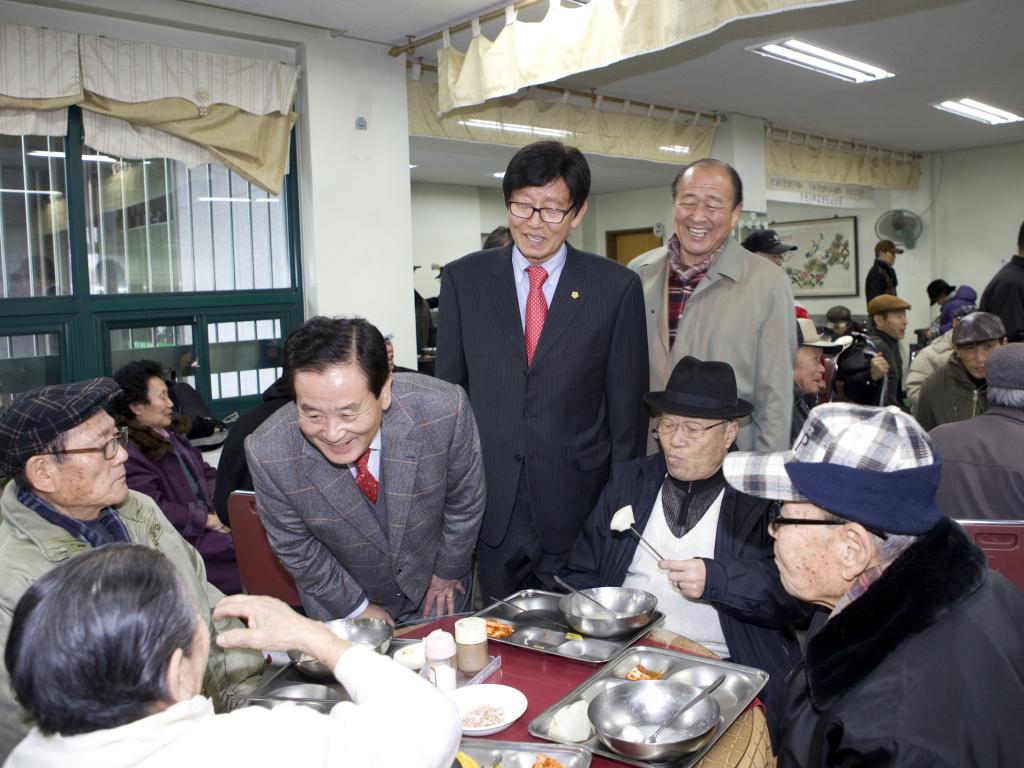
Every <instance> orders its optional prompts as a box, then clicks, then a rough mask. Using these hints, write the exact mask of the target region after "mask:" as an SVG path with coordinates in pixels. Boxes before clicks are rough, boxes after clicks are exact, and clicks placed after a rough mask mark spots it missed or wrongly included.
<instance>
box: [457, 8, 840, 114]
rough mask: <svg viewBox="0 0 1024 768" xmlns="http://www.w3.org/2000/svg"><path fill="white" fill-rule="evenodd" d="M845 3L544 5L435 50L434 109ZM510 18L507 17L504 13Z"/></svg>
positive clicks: (476, 101) (475, 101) (469, 103)
mask: <svg viewBox="0 0 1024 768" xmlns="http://www.w3.org/2000/svg"><path fill="white" fill-rule="evenodd" d="M839 2H849V0H590V2H589V3H587V4H586V5H583V6H580V7H575V8H566V7H563V6H562V5H561V2H560V0H551V2H550V5H549V8H548V12H547V15H546V16H545V17H544V19H543V21H540V22H536V23H525V22H520V21H516V20H512V21H511V22H510V23H508V24H506V25H505V27H504V28H503V29H502V31H501V32H500V33H499V34H498V36H497V37H496V38H495V39H494V41H493V42H492V41H491V40H488V39H487V38H486V37H484V36H483V35H482V34H477V35H476V36H475V37H474V38H473V40H472V42H470V44H469V47H468V48H467V50H466V51H465V53H463V52H461V51H458V50H456V49H455V48H453V47H451V46H450V45H446V46H445V47H443V48H442V49H441V50H440V51H438V59H437V60H438V82H439V84H440V87H439V90H438V94H439V101H438V104H439V109H440V111H441V112H447V111H449V110H451V109H455V108H457V107H467V106H472V105H475V104H480V103H482V102H485V101H487V100H488V99H493V98H497V97H499V96H508V95H510V94H513V93H516V92H517V91H519V90H521V89H522V88H526V87H528V86H531V85H540V84H543V83H550V82H554V81H556V80H560V79H562V78H564V77H568V76H569V75H573V74H577V73H579V72H585V71H588V70H592V69H598V68H600V67H605V66H608V65H609V64H614V63H615V62H617V61H622V60H623V59H628V58H631V57H634V56H640V55H643V54H645V53H652V52H654V51H660V50H663V49H665V48H669V47H671V46H674V45H678V44H680V43H684V42H686V41H688V40H693V39H695V38H698V37H702V36H704V35H707V34H709V33H711V32H714V31H715V30H717V29H720V28H721V27H723V26H725V25H726V24H729V23H731V22H733V21H737V20H739V19H745V18H750V17H754V16H765V15H768V14H773V13H779V12H782V11H789V10H794V9H797V8H808V7H814V6H819V5H834V4H836V3H839ZM508 15H509V16H512V14H508Z"/></svg>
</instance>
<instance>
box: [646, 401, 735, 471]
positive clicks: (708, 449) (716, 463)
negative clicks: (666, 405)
mask: <svg viewBox="0 0 1024 768" xmlns="http://www.w3.org/2000/svg"><path fill="white" fill-rule="evenodd" d="M655 428H656V430H657V433H658V442H659V443H660V444H661V450H662V452H663V453H664V454H665V463H666V464H667V465H668V473H669V474H670V475H672V477H674V478H675V479H676V480H681V481H683V482H688V481H690V480H703V479H704V478H707V477H711V476H712V475H713V474H715V472H717V471H718V469H719V468H720V467H721V466H722V462H723V461H724V460H725V455H726V454H727V453H728V452H729V446H731V445H732V443H733V441H734V440H735V439H736V433H737V432H738V431H739V425H738V424H737V422H736V420H735V419H724V420H723V419H698V418H695V417H693V416H677V415H675V414H671V413H666V414H662V415H661V416H659V417H658V419H657V421H656V422H655Z"/></svg>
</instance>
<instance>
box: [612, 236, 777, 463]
mask: <svg viewBox="0 0 1024 768" xmlns="http://www.w3.org/2000/svg"><path fill="white" fill-rule="evenodd" d="M629 268H630V269H632V270H633V271H634V272H636V273H637V274H638V275H640V280H641V282H642V283H643V287H644V304H645V306H646V309H647V347H648V352H649V353H650V360H651V390H652V391H654V390H663V389H665V385H666V384H668V378H669V376H670V375H671V374H672V369H673V368H675V366H676V363H678V362H679V361H680V360H681V359H682V358H684V357H686V356H687V355H693V356H694V357H696V358H697V359H699V360H718V361H720V362H723V363H729V365H731V366H732V369H733V371H734V372H735V374H736V389H737V392H738V394H739V396H740V397H742V398H743V399H745V400H749V401H750V402H751V403H753V405H754V413H753V415H752V416H751V419H750V423H749V424H748V425H746V426H744V427H743V428H742V429H741V430H740V433H739V436H738V437H737V438H736V444H737V446H738V447H739V448H740V450H744V451H751V450H757V451H780V450H785V449H787V448H789V428H790V419H791V413H792V409H793V357H794V355H795V354H796V314H795V312H794V310H793V292H792V290H791V289H790V285H789V278H788V277H787V276H786V273H785V272H783V271H782V270H781V269H779V267H777V266H776V265H774V264H772V263H771V262H770V261H768V260H767V259H765V258H763V257H761V256H756V255H754V254H752V253H750V252H749V251H746V250H744V249H743V248H741V247H740V246H739V245H738V244H737V243H736V242H735V241H734V240H732V239H730V240H729V241H728V243H727V244H726V246H725V250H723V251H722V253H721V254H719V256H718V258H717V259H715V261H714V263H713V264H712V265H711V268H710V269H709V270H708V273H707V276H706V277H705V278H704V279H703V280H701V281H700V284H699V285H698V286H697V289H696V290H695V291H694V292H693V295H692V296H691V297H690V298H689V300H688V301H687V302H686V306H685V307H684V308H683V314H682V317H680V318H679V325H678V327H677V329H676V340H675V344H673V345H672V348H671V349H669V339H668V249H667V248H664V247H662V248H655V249H654V250H653V251H648V252H647V253H644V254H641V255H640V256H637V257H636V258H635V259H633V261H632V262H630V264H629ZM656 450H657V448H656V444H654V443H652V444H651V445H650V449H649V452H650V453H654V451H656Z"/></svg>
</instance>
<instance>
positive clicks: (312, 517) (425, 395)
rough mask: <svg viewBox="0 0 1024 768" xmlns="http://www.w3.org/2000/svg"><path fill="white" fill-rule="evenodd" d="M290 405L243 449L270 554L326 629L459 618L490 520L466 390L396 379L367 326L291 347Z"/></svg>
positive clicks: (314, 331) (326, 324) (325, 332)
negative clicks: (356, 621)
mask: <svg viewBox="0 0 1024 768" xmlns="http://www.w3.org/2000/svg"><path fill="white" fill-rule="evenodd" d="M284 380H285V383H286V385H287V386H288V387H289V390H290V392H291V393H292V397H293V400H294V402H293V403H291V404H289V405H286V406H285V407H283V408H281V409H280V410H278V411H277V412H276V413H275V414H274V415H273V416H271V417H270V418H269V419H268V420H267V421H266V422H264V423H263V425H262V426H261V427H260V428H259V429H258V430H257V431H256V432H254V433H253V434H252V435H250V436H249V437H248V438H247V439H246V441H245V451H246V455H247V456H248V460H249V468H250V471H251V472H252V479H253V486H254V488H255V490H256V507H257V510H258V511H259V515H260V518H261V520H262V521H263V525H264V527H265V528H266V529H267V537H268V539H269V540H270V545H271V547H272V548H273V550H274V552H275V553H276V554H277V556H278V558H279V559H280V560H281V562H282V563H283V564H284V566H285V568H287V569H288V570H289V571H290V572H291V574H292V576H293V577H294V579H295V583H296V585H297V586H298V590H299V594H300V596H301V597H302V604H303V606H304V607H305V609H306V613H307V614H308V615H309V616H311V617H313V618H317V619H325V620H326V619H335V618H345V617H356V616H360V617H376V618H384V619H386V620H388V621H391V622H395V621H399V622H401V621H406V620H409V619H412V618H415V617H416V616H420V615H422V616H430V615H444V614H449V613H454V612H455V611H456V610H457V609H458V608H461V607H462V606H463V604H464V602H465V601H466V599H467V598H468V594H466V583H467V581H468V575H469V570H470V564H471V558H472V554H473V546H474V544H475V543H476V538H477V532H478V530H479V528H480V521H481V519H482V517H483V511H484V499H485V488H484V475H483V468H482V465H481V459H480V439H479V436H478V434H477V428H476V421H475V420H474V418H473V413H472V411H471V410H470V408H469V401H468V399H467V398H466V394H465V392H463V391H462V389H461V388H459V387H457V386H454V385H452V384H448V383H446V382H443V381H439V380H436V379H432V378H430V377H428V376H422V375H420V374H418V373H401V374H395V375H392V374H391V373H390V371H389V368H388V360H387V351H386V349H385V345H384V338H383V336H381V334H380V331H378V330H377V329H376V328H375V327H374V326H372V325H370V324H369V323H368V322H366V321H365V320H361V319H358V318H357V319H345V318H341V319H329V318H326V317H314V318H312V319H311V320H309V321H307V322H306V323H305V324H304V325H303V326H302V327H301V328H299V329H298V330H296V331H295V332H294V333H293V334H292V335H291V336H289V338H288V341H287V343H286V344H285V350H284Z"/></svg>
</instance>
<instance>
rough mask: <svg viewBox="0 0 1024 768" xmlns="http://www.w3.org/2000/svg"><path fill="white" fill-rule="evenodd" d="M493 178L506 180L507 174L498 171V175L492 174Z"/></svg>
mask: <svg viewBox="0 0 1024 768" xmlns="http://www.w3.org/2000/svg"><path fill="white" fill-rule="evenodd" d="M491 176H493V177H494V178H496V179H504V178H505V172H504V171H498V172H497V173H492V174H491Z"/></svg>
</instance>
